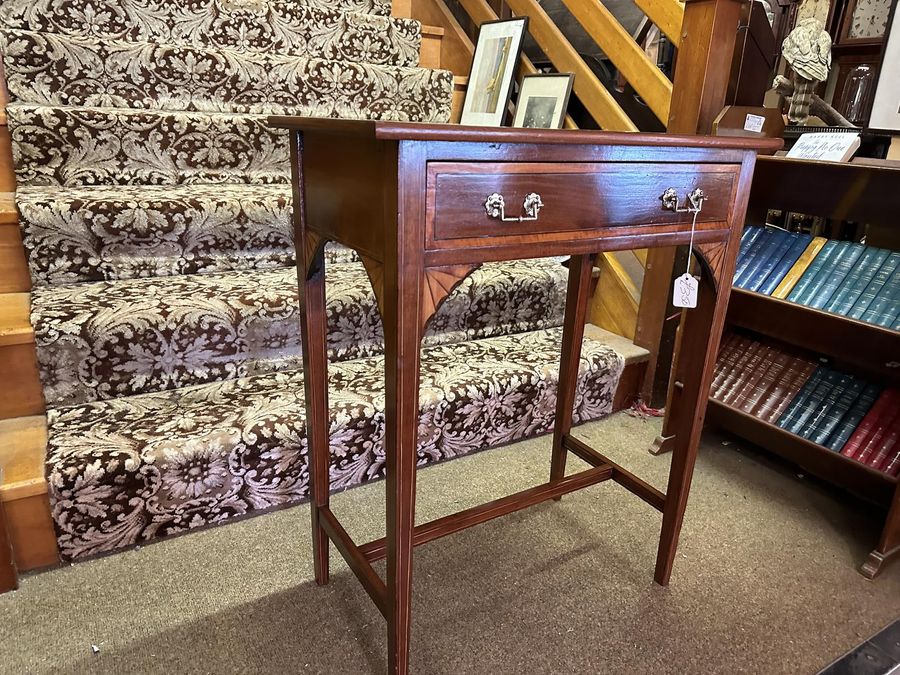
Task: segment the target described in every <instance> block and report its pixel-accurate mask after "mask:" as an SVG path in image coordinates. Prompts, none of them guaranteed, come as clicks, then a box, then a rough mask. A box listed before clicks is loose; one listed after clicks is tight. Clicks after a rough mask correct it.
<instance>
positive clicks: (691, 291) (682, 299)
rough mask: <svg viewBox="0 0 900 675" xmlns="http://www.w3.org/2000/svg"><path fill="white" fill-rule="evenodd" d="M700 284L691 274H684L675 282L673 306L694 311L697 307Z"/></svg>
mask: <svg viewBox="0 0 900 675" xmlns="http://www.w3.org/2000/svg"><path fill="white" fill-rule="evenodd" d="M699 289H700V284H698V283H697V280H696V279H695V278H694V277H693V276H692V275H690V274H687V273H685V274H682V275H681V276H680V277H678V278H677V279H676V280H675V290H674V292H673V293H672V304H673V305H675V306H676V307H686V308H688V309H693V308H694V307H696V306H697V291H698V290H699Z"/></svg>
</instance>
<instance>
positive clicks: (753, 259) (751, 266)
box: [734, 227, 781, 288]
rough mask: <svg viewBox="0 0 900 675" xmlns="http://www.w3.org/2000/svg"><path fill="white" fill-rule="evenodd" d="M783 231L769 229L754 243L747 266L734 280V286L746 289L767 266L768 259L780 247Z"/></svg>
mask: <svg viewBox="0 0 900 675" xmlns="http://www.w3.org/2000/svg"><path fill="white" fill-rule="evenodd" d="M780 233H781V230H775V229H772V228H769V227H767V228H766V229H765V232H763V233H762V235H761V236H760V237H759V239H757V240H756V241H755V242H753V247H752V248H751V249H750V250H749V251H748V252H747V265H746V266H744V268H743V269H742V270H741V273H740V274H739V275H737V276H736V277H735V279H734V285H735V286H737V287H738V288H746V287H747V282H748V281H750V279H751V278H752V277H753V276H754V275H755V274H756V271H757V270H758V269H759V268H760V267H761V266H762V265H764V264H765V262H766V258H767V257H768V255H769V254H770V253H771V252H772V250H773V249H774V248H775V246H777V245H778V235H779V234H780Z"/></svg>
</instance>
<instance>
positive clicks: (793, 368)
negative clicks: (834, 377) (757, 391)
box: [756, 358, 816, 424]
mask: <svg viewBox="0 0 900 675" xmlns="http://www.w3.org/2000/svg"><path fill="white" fill-rule="evenodd" d="M815 372H816V364H815V363H811V362H809V361H806V360H804V359H801V358H795V359H794V361H792V362H791V365H789V366H788V367H787V368H786V369H785V372H784V373H783V374H782V377H781V378H779V381H778V382H776V384H775V386H774V387H773V388H772V392H771V393H770V394H769V395H767V396H766V398H765V399H764V401H763V402H762V404H761V405H760V407H759V409H758V410H757V412H756V417H758V418H759V419H761V420H763V421H764V422H768V423H769V424H776V423H777V421H778V420H779V419H780V418H781V416H782V415H783V414H784V413H785V411H786V410H787V409H788V407H789V406H791V405H792V404H793V402H794V400H795V399H796V398H797V397H798V396H800V392H801V391H802V390H803V388H804V387H805V386H806V384H807V382H809V380H810V379H812V376H813V374H814V373H815Z"/></svg>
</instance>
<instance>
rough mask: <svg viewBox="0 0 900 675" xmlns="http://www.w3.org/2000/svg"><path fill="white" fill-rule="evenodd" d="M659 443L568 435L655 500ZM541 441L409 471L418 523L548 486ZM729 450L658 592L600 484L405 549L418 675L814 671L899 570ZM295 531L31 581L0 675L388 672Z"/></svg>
mask: <svg viewBox="0 0 900 675" xmlns="http://www.w3.org/2000/svg"><path fill="white" fill-rule="evenodd" d="M658 428H659V425H658V421H657V420H653V421H643V420H637V419H634V418H631V417H628V416H625V415H618V416H615V417H613V418H611V419H609V420H606V421H604V422H600V423H595V424H590V425H586V426H584V427H582V428H581V429H580V431H579V435H580V436H581V437H583V438H585V439H586V440H588V441H590V442H592V443H594V444H595V445H596V447H598V448H600V447H604V448H605V450H606V451H607V452H608V454H610V455H611V456H613V457H614V458H617V459H619V460H620V461H621V462H622V463H623V464H625V465H627V466H629V467H630V468H632V469H633V470H635V471H636V472H637V473H638V474H639V475H642V476H644V477H645V478H647V480H650V481H651V482H653V483H655V484H657V485H658V486H662V487H664V481H665V475H666V473H667V470H668V459H667V458H665V457H660V458H655V457H652V456H650V455H649V454H647V452H646V447H647V446H648V444H649V442H650V440H651V439H652V438H653V437H654V435H655V434H656V433H657V431H658ZM548 444H549V440H548V439H547V438H541V439H535V440H532V441H526V442H523V443H518V444H516V445H513V446H510V447H507V448H503V449H499V450H493V451H490V452H486V453H482V454H478V455H475V456H472V457H468V458H464V459H459V460H455V461H452V462H449V463H447V464H443V465H440V466H437V467H432V468H430V469H427V470H424V471H421V472H420V474H419V495H420V499H419V508H418V519H419V520H428V519H431V518H434V517H437V516H440V515H443V514H446V513H450V512H452V511H455V510H458V509H460V508H465V507H467V506H470V505H473V504H475V503H478V502H481V501H484V500H486V499H490V498H493V497H497V496H501V495H503V494H506V493H508V492H511V491H513V490H516V489H520V488H523V487H527V486H528V485H531V484H535V483H537V482H539V481H541V480H543V479H544V477H545V476H546V473H547V463H548V460H547V453H548ZM739 446H740V443H736V442H735V443H731V444H729V445H728V446H727V447H725V446H723V445H722V439H721V438H720V437H719V436H717V435H715V434H714V433H707V435H706V437H705V439H704V446H703V449H702V452H701V459H700V462H699V463H698V467H697V473H696V478H695V482H694V491H693V494H692V498H691V502H690V506H689V509H688V514H687V521H686V525H685V528H684V531H683V534H682V544H681V549H680V553H679V559H678V562H677V565H676V569H675V575H674V577H673V581H672V585H671V586H670V587H669V588H666V589H664V588H660V587H658V586H655V585H654V584H653V583H652V573H653V564H654V559H655V552H656V547H655V540H656V537H657V536H658V533H659V524H660V517H659V515H658V514H656V513H655V512H654V511H652V510H651V509H650V507H648V506H646V505H645V504H644V503H643V502H641V501H639V500H637V499H636V498H634V497H632V496H631V495H630V494H628V493H626V492H625V491H624V490H623V489H622V488H620V487H619V486H617V485H615V484H613V483H605V484H602V485H600V486H596V487H593V488H589V489H587V490H585V491H582V492H580V493H576V494H574V495H570V496H567V497H565V498H563V500H562V501H561V502H559V503H552V502H551V503H549V504H544V505H540V506H537V507H535V508H533V509H531V510H528V511H524V512H520V513H518V514H515V515H512V516H509V517H506V518H503V519H500V520H496V521H493V522H491V523H488V524H485V525H482V526H480V527H478V528H475V529H471V530H468V531H465V532H462V533H459V534H456V535H453V536H451V537H447V538H445V539H442V540H439V541H437V542H433V543H431V544H428V545H426V546H424V547H422V548H420V549H418V550H417V552H416V560H415V563H416V566H415V571H416V576H415V603H414V627H413V655H412V661H413V668H414V672H416V673H454V674H456V673H492V674H493V673H607V672H608V673H739V672H747V673H766V674H769V673H813V672H816V671H817V670H818V669H819V668H821V667H822V666H824V665H825V664H827V663H828V662H830V661H831V660H833V659H834V658H836V657H838V656H839V655H841V654H842V653H843V652H845V651H847V650H848V649H850V648H851V647H853V646H855V645H856V644H858V643H859V642H861V641H862V640H864V639H865V638H866V637H868V636H869V635H871V634H873V633H875V632H876V631H877V630H878V629H880V628H881V627H883V626H884V625H885V624H887V623H889V622H890V621H891V620H893V619H895V618H896V617H898V616H900V566H894V567H893V568H890V569H888V571H887V572H886V573H885V574H884V575H883V576H882V577H881V578H880V579H878V580H877V581H876V582H874V583H872V582H868V581H866V580H865V579H864V578H863V577H861V576H860V575H859V574H858V573H857V572H856V566H857V565H858V564H859V563H860V561H861V560H862V559H863V558H864V556H865V554H866V553H867V552H868V550H869V549H870V548H871V547H872V544H873V542H874V540H875V538H876V536H877V527H876V524H875V522H874V521H875V519H876V515H877V512H876V513H873V512H871V511H869V510H868V509H867V508H866V507H864V506H862V505H861V504H859V503H858V502H855V501H853V500H851V499H850V498H849V497H847V496H845V495H843V494H842V493H840V492H837V491H834V490H831V489H829V488H828V487H826V486H823V485H822V484H819V483H817V482H815V481H812V480H809V479H803V478H800V477H798V476H797V474H796V472H795V471H794V470H791V469H790V467H787V466H784V465H781V464H779V463H777V462H774V461H772V460H770V459H769V458H768V457H767V456H765V455H762V454H759V453H758V452H756V451H754V450H750V449H742V448H740V447H739ZM576 464H577V463H576V462H574V461H573V462H572V465H573V466H572V468H578V467H577V466H576ZM382 495H383V486H382V485H380V484H375V485H369V486H365V487H362V488H359V489H356V490H351V491H349V492H346V493H344V494H341V495H339V496H338V497H337V498H336V499H335V500H334V504H335V507H334V508H335V511H336V512H337V513H338V514H339V515H340V516H341V517H342V518H343V519H344V522H345V523H347V525H348V529H349V530H350V532H351V534H353V535H354V536H356V537H357V538H358V540H366V539H368V538H371V537H374V536H377V535H379V534H381V533H382V532H381V528H382V525H381V523H382V517H383V503H382V502H383V497H382ZM308 521H309V510H308V508H307V507H306V506H299V507H296V508H292V509H288V510H285V511H280V512H277V513H271V514H267V515H264V516H261V517H258V518H254V519H250V520H246V521H243V522H240V523H235V524H231V525H227V526H224V527H220V528H215V529H210V530H206V531H203V532H197V533H192V534H190V535H187V536H183V537H179V538H176V539H172V540H169V541H164V542H161V543H158V544H155V545H152V546H147V547H144V548H141V549H138V550H134V551H129V552H126V553H122V554H118V555H114V556H110V557H107V558H104V559H99V560H94V561H90V562H86V563H81V564H78V565H75V566H70V567H65V568H60V569H56V570H52V571H49V572H43V573H38V574H33V575H29V576H27V577H26V578H25V579H24V580H23V582H22V587H21V589H20V590H19V591H17V592H15V593H9V594H6V595H3V596H0V672H2V673H4V674H5V673H72V672H97V673H281V672H310V673H328V674H338V673H353V674H356V673H370V672H371V673H380V672H383V671H384V669H385V666H384V660H383V654H384V624H383V621H382V619H381V617H380V615H379V614H378V612H377V610H375V609H374V606H372V604H371V603H370V601H369V599H368V597H367V596H366V595H365V593H364V592H363V591H362V590H361V588H360V587H359V586H358V584H357V582H356V580H355V578H354V577H353V575H352V573H351V572H349V570H348V569H347V568H346V567H345V566H344V565H343V562H342V561H341V560H340V558H339V556H337V554H334V559H335V562H334V563H333V581H332V584H331V585H330V586H328V587H325V588H319V587H317V586H316V585H315V583H314V582H312V581H311V578H312V575H311V565H310V552H309V550H310V549H309V533H308ZM91 645H97V646H98V647H99V653H97V654H94V653H93V652H92V649H91Z"/></svg>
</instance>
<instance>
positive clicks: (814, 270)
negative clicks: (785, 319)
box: [786, 241, 838, 302]
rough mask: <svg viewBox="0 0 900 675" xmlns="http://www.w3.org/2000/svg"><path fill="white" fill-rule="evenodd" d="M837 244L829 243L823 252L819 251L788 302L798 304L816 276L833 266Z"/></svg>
mask: <svg viewBox="0 0 900 675" xmlns="http://www.w3.org/2000/svg"><path fill="white" fill-rule="evenodd" d="M837 244H838V242H836V241H829V242H828V243H826V244H825V246H823V247H822V250H821V251H819V255H817V256H816V257H815V259H814V260H813V261H812V262H811V263H810V264H809V267H807V268H806V271H805V272H804V273H803V276H802V277H800V280H799V281H798V282H797V285H796V286H794V288H793V289H792V290H791V292H790V293H789V294H788V296H787V298H786V299H787V300H789V301H790V302H798V298H802V297H803V296H804V295H805V294H806V291H807V289H808V288H809V287H810V285H812V283H813V281H814V280H815V278H816V276H817V275H818V274H819V271H820V270H821V269H822V268H823V267H826V268H827V267H828V266H829V265H830V264H831V258H832V257H833V256H834V250H835V247H836V246H837Z"/></svg>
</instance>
